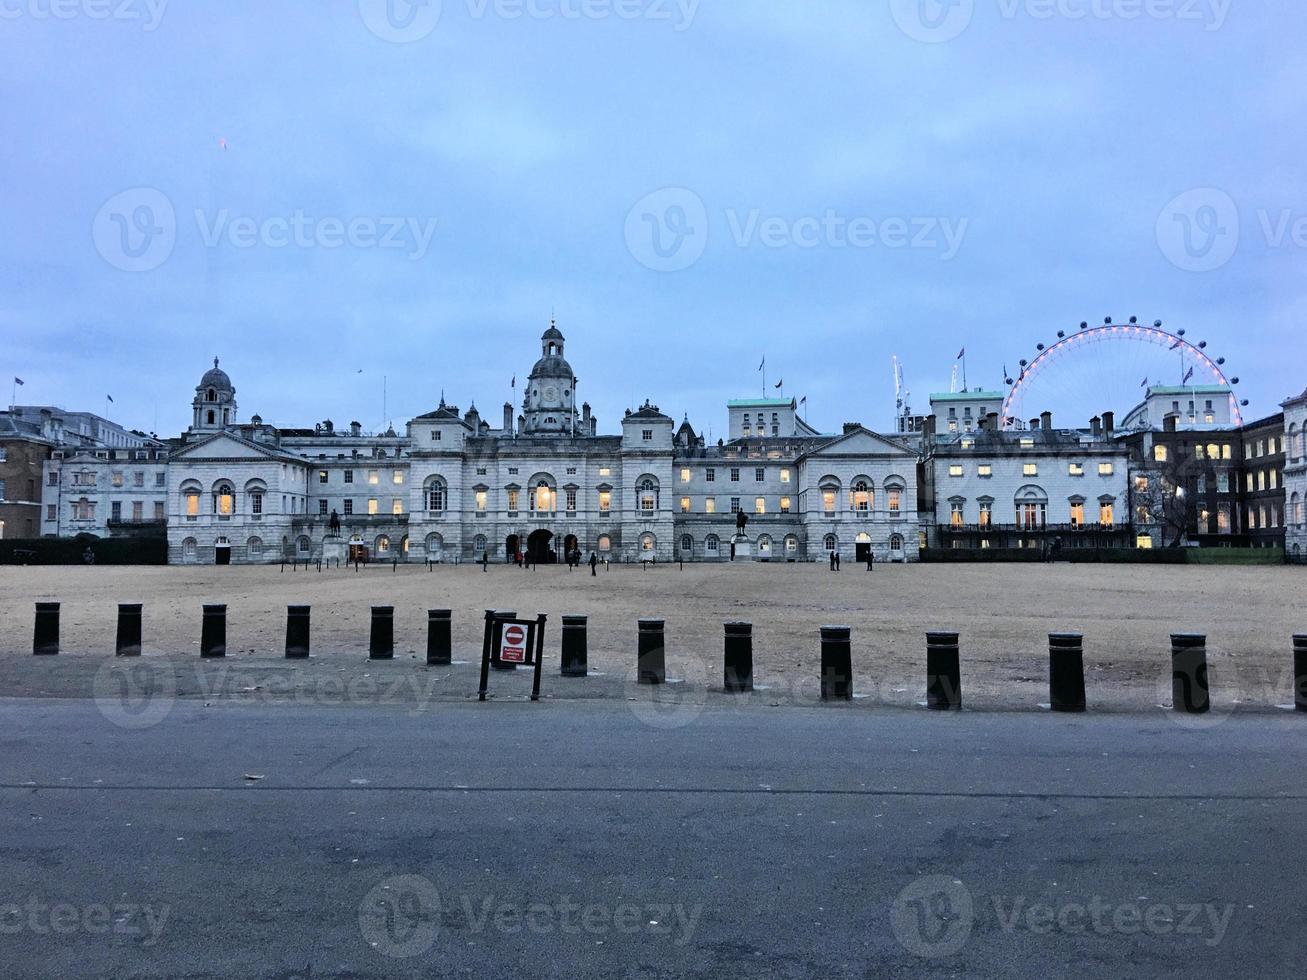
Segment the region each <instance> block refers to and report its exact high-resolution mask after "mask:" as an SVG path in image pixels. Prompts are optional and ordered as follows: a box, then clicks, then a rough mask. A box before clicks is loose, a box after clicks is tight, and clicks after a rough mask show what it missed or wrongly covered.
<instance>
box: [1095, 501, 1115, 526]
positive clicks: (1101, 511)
mask: <svg viewBox="0 0 1307 980" xmlns="http://www.w3.org/2000/svg"><path fill="white" fill-rule="evenodd" d="M1114 515H1115V510H1114V508H1113V506H1112V502H1111V501H1110V500H1105V501H1103V502H1102V503H1101V504H1099V505H1098V523H1099V524H1102V525H1103V527H1111V526H1112V525H1114V524H1115V523H1116V520H1115V516H1114Z"/></svg>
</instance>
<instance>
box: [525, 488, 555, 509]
mask: <svg viewBox="0 0 1307 980" xmlns="http://www.w3.org/2000/svg"><path fill="white" fill-rule="evenodd" d="M554 496H555V495H554V492H553V490H551V489H550V487H549V481H548V480H541V481H540V482H539V483H537V484H536V485H535V486H534V487H532V488H531V501H530V503H531V510H532V511H533V512H534V513H537V514H551V513H553V511H554Z"/></svg>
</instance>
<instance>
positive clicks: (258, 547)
mask: <svg viewBox="0 0 1307 980" xmlns="http://www.w3.org/2000/svg"><path fill="white" fill-rule="evenodd" d="M245 554H246V556H247V557H249V558H261V557H263V539H262V538H250V539H249V540H248V541H246V542H245Z"/></svg>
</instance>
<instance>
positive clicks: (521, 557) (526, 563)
mask: <svg viewBox="0 0 1307 980" xmlns="http://www.w3.org/2000/svg"><path fill="white" fill-rule="evenodd" d="M566 559H567V570H568V571H569V572H570V571H571V570H572V569H573V568H580V567H581V549H580V548H576V549H573V550H572V551H569V552H568V553H567V555H566ZM513 564H514V565H516V566H517V567H518V568H525V569H530V568H531V567H532V565H536V566H537V567H538V566H539V562H533V561H532V560H531V556H530V554H523V553H522V552H521V551H516V552H514V553H513ZM604 564H605V565H607V564H608V563H607V561H605V562H604ZM598 567H599V556H598V555H597V554H595V553H594V552H593V551H592V552H590V574H591V575H598V574H599V573H598V571H597V570H596V569H598ZM489 570H490V553H489V552H488V551H483V552H481V571H483V572H488V571H489Z"/></svg>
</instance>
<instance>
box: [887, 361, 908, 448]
mask: <svg viewBox="0 0 1307 980" xmlns="http://www.w3.org/2000/svg"><path fill="white" fill-rule="evenodd" d="M890 361H891V363H892V364H893V366H894V419H895V422H896V423H897V424H898V430H899V431H900V432H907V431H909V429H910V427H911V425H910V421H909V420H910V419H911V416H912V406H911V405H910V404H909V399H910V398H911V397H912V396H911V394H910V393H909V391H908V389H907V387H906V386H905V385H904V383H903V362H902V361H900V360H899V356H898V355H897V354H895V355H893V356H892V357H891V358H890Z"/></svg>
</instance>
